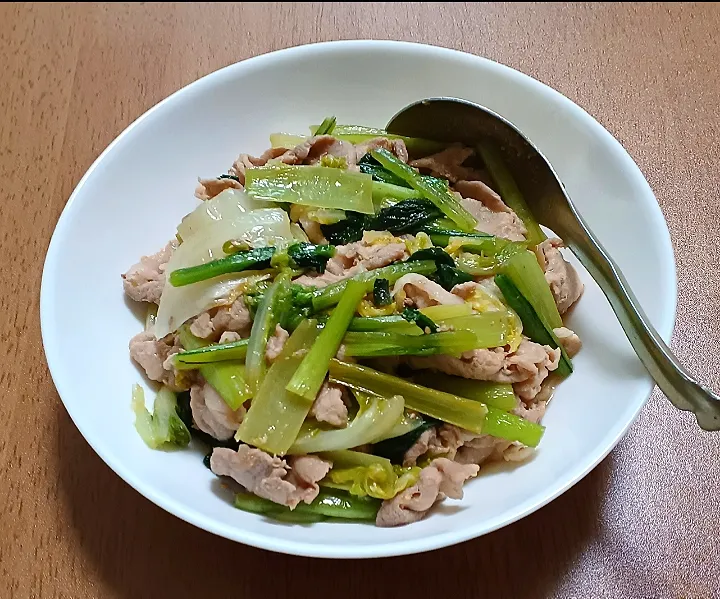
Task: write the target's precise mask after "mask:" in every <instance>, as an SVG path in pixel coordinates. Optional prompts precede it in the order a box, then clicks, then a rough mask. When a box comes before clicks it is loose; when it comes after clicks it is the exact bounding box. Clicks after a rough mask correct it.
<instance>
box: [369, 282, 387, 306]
mask: <svg viewBox="0 0 720 599" xmlns="http://www.w3.org/2000/svg"><path fill="white" fill-rule="evenodd" d="M390 302H392V296H391V295H390V282H389V281H388V280H387V279H375V283H373V303H374V304H375V305H376V306H387V305H389V304H390Z"/></svg>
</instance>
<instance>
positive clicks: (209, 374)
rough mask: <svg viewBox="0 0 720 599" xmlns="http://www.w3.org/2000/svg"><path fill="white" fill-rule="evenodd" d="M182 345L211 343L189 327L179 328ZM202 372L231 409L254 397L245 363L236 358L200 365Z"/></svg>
mask: <svg viewBox="0 0 720 599" xmlns="http://www.w3.org/2000/svg"><path fill="white" fill-rule="evenodd" d="M178 336H179V338H180V343H181V345H182V346H183V347H184V348H185V349H187V350H193V349H198V348H201V347H206V346H207V345H209V343H208V342H207V341H204V340H202V339H198V338H197V337H195V336H194V335H193V334H192V333H191V332H190V331H189V330H188V328H187V327H184V326H183V327H180V329H179V330H178ZM198 369H199V371H200V374H201V375H202V376H203V378H204V379H205V380H206V381H207V382H208V384H209V385H210V386H211V387H212V388H213V389H215V391H217V392H218V394H219V395H220V397H222V398H223V400H225V403H226V404H227V405H228V407H229V408H230V409H231V410H237V409H238V408H239V407H240V406H241V405H242V404H243V403H245V402H246V401H247V400H248V399H250V398H251V397H252V393H251V391H250V387H248V384H247V383H246V382H245V365H244V364H243V363H242V362H239V361H236V360H226V361H224V362H218V363H216V364H202V365H199V368H198Z"/></svg>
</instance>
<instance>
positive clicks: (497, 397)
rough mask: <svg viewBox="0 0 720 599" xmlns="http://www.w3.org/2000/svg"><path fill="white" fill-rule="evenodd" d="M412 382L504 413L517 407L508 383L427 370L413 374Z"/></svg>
mask: <svg viewBox="0 0 720 599" xmlns="http://www.w3.org/2000/svg"><path fill="white" fill-rule="evenodd" d="M412 380H413V382H415V383H417V384H419V385H423V386H424V387H430V388H431V389H437V390H438V391H444V392H445V393H450V394H452V395H457V396H458V397H466V398H467V399H472V400H474V401H480V402H482V403H484V404H487V405H488V406H492V407H495V408H498V409H500V410H504V411H506V412H509V411H511V410H514V409H515V407H516V406H517V401H518V400H517V397H515V393H514V392H513V388H512V385H511V384H510V383H493V382H489V381H476V380H473V379H465V378H462V377H459V376H450V375H449V374H443V373H441V372H430V371H428V370H419V371H417V373H415V374H413V377H412Z"/></svg>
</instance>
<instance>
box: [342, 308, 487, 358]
mask: <svg viewBox="0 0 720 599" xmlns="http://www.w3.org/2000/svg"><path fill="white" fill-rule="evenodd" d="M422 318H423V319H424V318H427V317H426V316H422ZM431 322H432V321H431ZM343 344H344V345H345V355H346V356H355V357H358V358H372V357H379V356H434V355H437V354H448V355H451V356H452V355H460V354H461V353H463V352H466V351H470V350H473V349H476V348H477V336H476V335H475V334H474V333H473V332H472V331H468V330H460V331H446V332H443V333H430V334H428V335H404V334H402V333H394V332H380V331H372V332H366V333H354V332H349V333H347V334H346V335H345V338H344V339H343Z"/></svg>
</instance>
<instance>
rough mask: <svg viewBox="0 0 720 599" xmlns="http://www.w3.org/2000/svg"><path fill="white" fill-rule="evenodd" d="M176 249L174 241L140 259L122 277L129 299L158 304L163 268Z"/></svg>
mask: <svg viewBox="0 0 720 599" xmlns="http://www.w3.org/2000/svg"><path fill="white" fill-rule="evenodd" d="M176 247H177V244H176V243H175V242H174V241H171V242H169V243H168V244H167V245H166V246H165V247H164V248H163V249H161V250H160V251H159V252H157V253H155V254H152V255H151V256H143V257H142V258H140V262H138V263H137V264H135V265H133V266H131V267H130V268H129V269H128V271H127V272H126V273H125V274H124V275H122V279H123V289H124V291H125V294H126V295H127V296H128V297H129V298H130V299H133V300H135V301H136V302H150V303H154V304H157V303H158V302H160V296H161V295H162V291H163V288H164V287H165V267H166V266H167V263H168V261H169V260H170V257H171V256H172V253H173V251H174V250H175V248H176Z"/></svg>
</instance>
